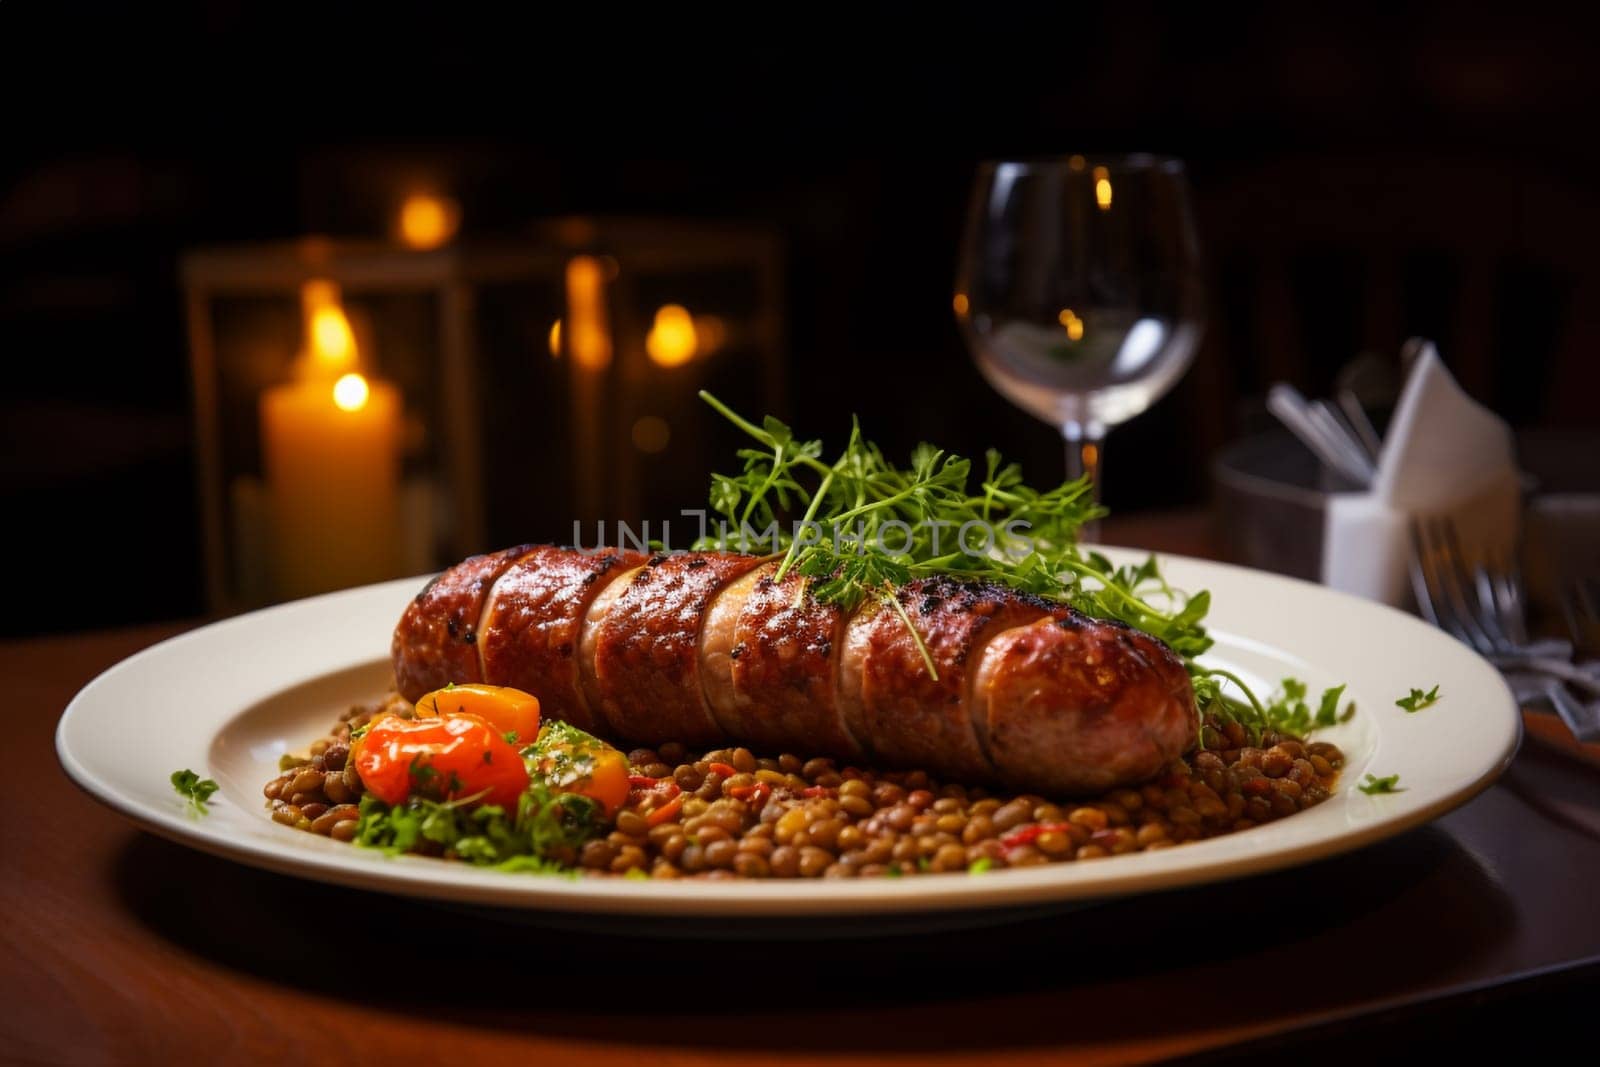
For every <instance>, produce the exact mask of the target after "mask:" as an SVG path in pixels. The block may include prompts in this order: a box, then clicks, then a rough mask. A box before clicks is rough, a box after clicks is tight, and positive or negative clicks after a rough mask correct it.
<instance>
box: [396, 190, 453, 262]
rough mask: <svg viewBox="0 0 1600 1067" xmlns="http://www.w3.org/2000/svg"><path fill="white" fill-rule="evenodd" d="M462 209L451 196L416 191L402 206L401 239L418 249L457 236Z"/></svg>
mask: <svg viewBox="0 0 1600 1067" xmlns="http://www.w3.org/2000/svg"><path fill="white" fill-rule="evenodd" d="M460 223H461V209H460V207H459V206H457V204H456V202H455V201H454V200H451V199H450V198H449V197H444V196H435V195H433V194H432V193H412V194H411V195H410V196H408V197H406V199H405V202H404V203H402V204H401V205H400V239H401V240H402V241H404V242H405V243H406V245H407V246H409V247H411V248H415V249H418V250H426V249H429V248H438V247H439V246H440V245H443V244H447V243H448V242H449V241H450V238H452V237H454V236H455V235H456V228H457V227H458V226H459V225H460Z"/></svg>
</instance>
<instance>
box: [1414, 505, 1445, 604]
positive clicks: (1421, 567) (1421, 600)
mask: <svg viewBox="0 0 1600 1067" xmlns="http://www.w3.org/2000/svg"><path fill="white" fill-rule="evenodd" d="M1410 532H1411V567H1410V570H1411V593H1412V595H1413V596H1415V597H1416V599H1417V609H1418V610H1419V611H1421V612H1422V617H1423V618H1425V619H1427V620H1428V622H1429V623H1431V624H1433V625H1434V626H1437V627H1438V628H1439V629H1441V630H1447V631H1449V630H1451V627H1449V626H1447V625H1445V619H1444V617H1443V615H1442V614H1441V613H1440V611H1439V609H1440V607H1441V604H1442V599H1443V598H1441V597H1440V596H1439V587H1438V585H1437V584H1436V582H1435V580H1434V577H1433V573H1432V569H1431V567H1430V566H1429V561H1428V544H1427V537H1426V536H1425V535H1424V534H1423V532H1422V520H1420V519H1416V518H1413V519H1412V520H1411V528H1410Z"/></svg>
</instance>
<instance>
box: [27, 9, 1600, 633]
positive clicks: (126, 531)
mask: <svg viewBox="0 0 1600 1067" xmlns="http://www.w3.org/2000/svg"><path fill="white" fill-rule="evenodd" d="M18 8H19V6H18V5H17V4H14V3H7V4H4V5H0V90H3V92H4V100H5V114H6V120H5V131H4V134H3V137H4V146H3V148H0V356H3V358H4V366H5V383H6V384H5V387H4V393H3V399H0V442H3V444H0V487H3V491H4V499H5V501H6V505H7V507H6V517H7V525H8V528H9V536H8V537H7V539H6V540H7V543H8V544H10V545H11V546H12V551H13V560H14V564H13V570H12V573H11V576H10V580H9V583H8V584H9V585H10V587H11V588H12V590H13V591H14V592H17V593H21V594H22V595H21V596H20V597H19V596H13V598H12V599H13V604H14V605H17V606H16V607H14V608H13V610H12V611H11V612H9V613H7V615H6V618H5V622H4V624H3V629H4V632H6V633H30V632H39V631H45V630H51V629H65V628H84V627H91V626H100V625H109V624H114V623H118V622H124V621H130V620H135V619H154V618H164V617H177V616H185V615H193V614H197V613H199V612H200V611H201V610H202V609H203V604H202V593H201V578H200V574H201V569H200V560H199V552H200V545H199V535H198V517H197V502H196V489H195V482H194V475H193V463H194V457H193V454H192V441H191V437H192V429H191V413H190V408H189V405H190V397H189V386H188V377H187V373H188V372H187V354H186V352H187V349H186V338H185V332H184V321H183V310H182V303H181V300H180V291H179V286H178V272H177V263H178V258H179V256H180V254H181V252H182V250H183V249H185V248H188V247H192V246H196V245H206V244H223V243H231V242H243V241H254V240H274V239H285V238H292V237H297V236H300V235H303V234H308V233H325V234H331V235H335V236H360V235H371V236H376V235H378V234H380V233H381V232H382V231H383V228H384V226H385V225H386V223H387V212H388V207H389V205H388V202H387V201H386V200H383V199H382V198H381V197H379V196H377V195H375V194H374V192H373V190H375V189H376V188H378V187H379V186H380V185H381V183H382V182H384V181H388V180H391V179H392V178H393V176H394V175H396V174H405V173H410V172H415V173H417V174H423V175H430V176H435V177H438V178H442V179H444V180H445V181H446V182H447V183H448V184H449V186H450V188H451V189H452V190H453V191H454V192H455V193H456V195H457V196H458V197H459V198H460V200H461V201H462V203H463V206H464V228H463V235H464V237H466V238H471V237H473V236H474V235H490V234H494V233H497V232H503V231H506V230H510V229H514V228H520V227H525V226H526V225H527V224H528V223H529V222H530V221H531V220H534V219H538V218H541V217H549V216H558V215H565V214H571V213H592V214H601V215H667V216H683V217H691V218H694V217H705V218H723V219H733V220H742V221H747V222H754V223H759V224H762V225H765V226H768V227H770V228H772V229H773V230H774V231H776V232H777V233H779V234H780V235H781V236H782V237H783V239H784V240H785V242H786V245H787V250H788V251H787V263H786V266H787V272H788V292H787V294H786V297H787V301H788V311H789V338H788V349H789V352H790V355H791V367H790V373H789V388H788V397H789V402H788V408H789V410H787V411H784V412H780V413H779V414H781V415H783V416H785V417H788V418H790V419H791V420H794V421H797V422H798V423H800V424H801V425H802V426H803V427H805V428H806V429H808V430H810V431H811V432H813V433H817V434H821V435H827V436H830V437H832V438H834V439H837V436H838V434H839V433H840V431H841V429H842V428H843V427H845V426H846V425H847V424H848V418H849V415H850V413H851V412H852V411H861V412H862V413H863V414H864V415H865V416H866V418H867V420H868V425H869V427H870V428H871V430H872V432H873V435H874V436H875V437H877V438H878V439H879V440H880V441H882V442H883V443H884V445H885V446H886V447H888V448H889V449H890V450H891V451H893V452H903V450H904V449H906V448H908V447H909V446H910V445H911V444H912V443H913V442H914V441H915V440H917V439H919V438H924V437H927V438H932V439H935V440H937V441H939V442H940V443H943V444H947V445H949V446H950V447H952V448H954V449H956V450H958V451H963V452H968V453H979V452H981V451H982V449H983V448H984V447H986V446H988V445H990V444H993V445H995V446H997V447H999V448H1001V449H1002V451H1004V452H1006V453H1007V454H1009V455H1011V456H1013V457H1015V458H1017V459H1020V460H1021V461H1022V462H1023V464H1024V467H1025V469H1026V470H1027V471H1029V472H1030V474H1031V475H1032V476H1033V478H1034V479H1035V480H1037V481H1040V482H1047V481H1051V480H1053V479H1055V478H1057V477H1059V476H1060V474H1061V471H1062V458H1061V449H1060V444H1059V441H1058V439H1057V438H1056V435H1055V432H1054V431H1053V430H1052V429H1051V428H1049V427H1047V426H1045V425H1043V424H1041V423H1037V422H1035V421H1034V420H1032V419H1031V418H1028V417H1026V416H1023V415H1021V414H1019V413H1018V412H1017V411H1016V410H1015V409H1013V408H1012V407H1010V406H1009V405H1008V404H1007V403H1006V402H1005V401H1004V400H1003V399H1001V398H1000V397H999V396H998V395H997V394H995V393H994V392H992V391H991V390H990V389H989V388H988V387H987V386H986V385H985V384H984V383H983V381H982V379H981V378H980V377H979V376H978V374H977V372H976V371H975V370H974V369H973V368H972V366H971V364H970V362H969V360H968V357H967V354H966V352H965V350H964V347H963V345H962V342H961V339H960V337H959V335H958V334H957V331H956V328H955V325H954V322H953V320H952V317H951V314H950V307H949V299H950V291H951V282H952V278H953V274H954V267H955V254H956V248H957V243H958V240H959V234H960V228H961V220H962V215H963V212H964V209H965V202H966V192H967V185H968V182H969V181H970V178H971V174H972V170H973V166H974V163H975V161H976V160H979V159H982V158H984V157H987V156H994V155H1012V154H1028V153H1059V152H1070V151H1085V152H1091V153H1092V152H1096V151H1120V150H1150V151H1159V152H1165V153H1171V154H1175V155H1179V156H1182V157H1184V158H1185V159H1186V160H1188V161H1189V163H1190V166H1191V176H1192V180H1193V183H1194V186H1195V192H1196V205H1197V211H1198V213H1199V223H1200V229H1201V235H1202V239H1203V241H1204V243H1205V247H1206V251H1207V258H1208V263H1209V274H1210V277H1209V289H1210V298H1211V302H1212V309H1211V316H1210V318H1211V321H1210V324H1209V328H1208V332H1207V338H1206V342H1205V345H1204V348H1203V350H1202V352H1201V355H1200V358H1199V360H1198V361H1197V363H1196V366H1195V367H1194V368H1193V370H1192V371H1191V372H1190V374H1189V375H1188V377H1187V378H1186V379H1185V381H1184V382H1183V383H1182V385H1181V386H1180V387H1179V388H1178V389H1177V390H1176V391H1175V392H1174V393H1173V394H1172V395H1171V396H1169V397H1168V398H1167V399H1166V400H1164V401H1162V402H1161V403H1160V404H1159V405H1157V407H1156V408H1155V409H1154V410H1152V411H1151V412H1150V413H1148V414H1146V415H1145V416H1143V417H1142V418H1140V419H1139V420H1137V421H1136V422H1134V423H1132V424H1130V425H1128V426H1125V427H1123V428H1121V429H1118V430H1117V431H1115V432H1114V434H1113V435H1112V438H1111V441H1110V445H1109V451H1108V457H1109V459H1108V464H1107V482H1108V487H1109V488H1108V494H1107V495H1108V502H1109V503H1110V504H1111V505H1112V507H1113V508H1115V509H1118V510H1124V511H1128V510H1139V509H1152V508H1167V507H1179V506H1187V505H1196V504H1199V503H1201V502H1202V501H1204V500H1205V498H1206V495H1207V474H1206V470H1207V461H1208V458H1209V457H1210V455H1211V454H1212V453H1213V452H1214V451H1215V450H1216V448H1218V447H1219V446H1220V445H1222V444H1223V443H1225V442H1226V441H1228V440H1230V439H1233V438H1235V437H1236V436H1238V435H1239V434H1240V433H1241V432H1243V431H1244V430H1245V429H1246V427H1248V426H1249V425H1251V424H1252V420H1253V418H1254V413H1255V412H1256V411H1257V410H1258V409H1259V403H1260V396H1261V394H1262V393H1263V391H1264V389H1265V387H1266V385H1267V384H1269V383H1270V382H1271V381H1273V380H1275V379H1278V378H1287V379H1289V380H1291V381H1293V382H1295V383H1296V384H1297V385H1299V386H1301V387H1302V388H1303V389H1306V390H1307V391H1319V390H1326V389H1327V388H1328V387H1329V385H1330V384H1331V382H1332V379H1333V376H1334V374H1335V372H1336V371H1337V370H1338V368H1339V367H1340V366H1341V365H1342V364H1344V363H1345V362H1346V361H1347V360H1349V359H1350V358H1351V357H1352V356H1353V355H1355V354H1356V353H1357V352H1359V351H1362V350H1370V351H1374V352H1380V353H1384V354H1386V355H1392V353H1393V352H1394V351H1395V350H1397V348H1398V346H1399V344H1400V342H1401V341H1402V340H1403V339H1404V338H1405V337H1406V336H1407V335H1409V334H1412V333H1424V334H1427V335H1430V336H1433V337H1436V338H1437V339H1438V340H1439V342H1440V345H1441V349H1442V351H1443V353H1444V355H1445V358H1446V361H1447V362H1448V363H1450V364H1451V366H1452V368H1453V369H1454V370H1455V371H1456V373H1457V374H1458V376H1459V377H1460V378H1461V380H1462V381H1463V383H1464V384H1465V385H1466V386H1467V387H1468V388H1469V389H1470V390H1471V391H1472V392H1473V393H1474V394H1476V395H1477V396H1479V397H1480V398H1481V399H1483V400H1484V401H1485V402H1487V403H1489V404H1491V405H1492V406H1493V407H1495V408H1496V409H1497V410H1499V411H1501V412H1502V413H1503V414H1505V415H1506V416H1507V417H1508V418H1510V419H1511V420H1512V421H1513V422H1514V423H1515V424H1516V425H1518V426H1519V427H1530V426H1537V427H1583V426H1594V425H1595V424H1596V421H1597V419H1596V415H1595V414H1594V403H1593V398H1594V396H1595V392H1596V386H1597V385H1600V373H1597V370H1596V362H1595V361H1596V357H1597V356H1600V348H1597V347H1596V345H1597V344H1600V322H1597V315H1600V311H1597V308H1600V255H1597V249H1600V193H1597V192H1596V191H1595V189H1594V168H1595V164H1596V163H1597V161H1600V151H1597V149H1596V147H1595V142H1594V135H1593V130H1592V127H1593V124H1594V117H1595V115H1596V114H1597V113H1600V111H1597V108H1596V104H1597V103H1600V65H1597V63H1596V60H1597V59H1600V50H1597V49H1596V48H1595V47H1594V46H1593V44H1592V41H1593V40H1594V36H1593V32H1592V31H1593V27H1592V26H1591V25H1588V24H1580V23H1578V22H1575V21H1573V20H1571V19H1570V18H1566V17H1558V16H1557V15H1556V14H1555V13H1554V12H1553V11H1552V12H1550V13H1548V14H1541V13H1539V12H1538V11H1537V10H1535V9H1533V8H1529V7H1527V6H1526V5H1516V6H1514V7H1512V8H1505V7H1499V8H1493V9H1489V10H1486V11H1475V10H1472V9H1470V8H1467V7H1463V6H1460V5H1422V6H1419V7H1416V8H1412V9H1408V10H1405V11H1397V10H1379V9H1372V10H1368V11H1362V10H1358V9H1353V8H1350V7H1347V6H1343V5H1341V6H1340V7H1339V8H1338V9H1337V10H1336V11H1330V12H1328V13H1326V14H1323V15H1320V16H1317V15H1310V16H1308V15H1307V14H1305V13H1303V12H1291V11H1289V10H1287V9H1286V7H1284V6H1272V7H1265V6H1263V7H1246V8H1233V9H1227V10H1224V9H1222V8H1217V7H1213V6H1210V5H1194V6H1192V7H1191V8H1189V9H1187V10H1184V11H1177V12H1174V11H1169V10H1167V9H1165V8H1161V7H1155V6H1145V5H1136V4H1115V5H1112V4H1101V5H1095V6H1093V7H1085V8H1081V9H1079V8H1073V7H1067V8H1062V9H1060V10H1059V11H1058V12H1057V15H1056V17H1055V18H1054V19H1052V20H1051V21H1048V22H1045V21H1040V20H1038V19H1037V18H1036V17H1035V16H1034V15H1032V14H1030V13H1027V11H1026V9H1020V8H1019V9H1015V10H1013V9H1007V8H1006V7H1003V6H995V5H985V6H983V7H978V8H972V9H970V10H969V11H966V12H965V13H962V12H961V11H960V10H959V9H952V11H951V12H949V13H942V14H934V13H933V10H932V9H931V8H930V9H927V11H926V12H922V13H913V10H914V9H909V8H908V9H905V10H903V11H901V12H899V14H898V20H899V21H898V22H897V23H896V24H894V25H889V26H880V27H868V26H863V25H858V24H857V22H856V20H857V19H859V18H860V17H861V16H860V15H859V13H858V14H857V15H855V16H851V17H845V16H842V15H838V14H831V15H829V14H825V13H823V12H822V11H820V10H813V9H810V8H807V9H806V11H805V15H804V20H803V22H801V21H800V20H801V15H800V14H799V13H798V12H793V13H785V12H777V11H772V12H766V11H764V12H759V13H758V12H755V11H754V10H753V9H739V10H738V12H737V13H730V14H729V15H728V16H727V17H726V18H724V19H722V20H719V21H717V22H715V23H713V24H711V25H708V26H703V27H698V28H697V27H693V26H690V25H689V24H687V23H684V22H667V21H661V22H656V21H653V20H650V19H646V18H643V17H640V16H636V15H632V14H626V13H624V12H622V11H620V10H619V11H617V12H613V13H610V14H609V15H608V17H607V18H606V19H605V20H602V21H600V22H597V23H594V24H591V25H577V24H566V23H560V24H558V23H557V22H556V21H554V20H550V19H542V20H541V21H529V22H522V21H518V22H510V21H507V16H506V14H505V12H503V11H501V10H498V9H483V10H480V11H473V10H471V9H466V8H454V7H453V8H448V9H446V8H431V7H420V6H412V5H384V6H382V7H347V6H338V7H331V6H326V7H324V6H318V7H299V6H295V5H287V6H280V5H274V6H271V7H270V8H269V7H265V6H263V7H261V8H259V9H257V8H253V7H250V6H247V5H236V4H214V5H205V6H203V7H191V8H184V9H177V10H173V11H170V12H168V13H165V14H162V15H160V16H154V15H151V14H150V13H148V12H145V11H126V10H120V9H110V8H102V7H99V6H96V5H55V6H53V7H52V8H51V9H50V10H49V12H48V13H43V14H41V12H40V11H39V10H34V9H29V10H19V9H18ZM758 16H759V18H758ZM786 19H788V20H794V21H795V22H796V23H798V24H790V23H788V22H786V21H785V20H786ZM539 461H540V457H530V462H539ZM694 503H697V501H685V502H684V504H685V505H686V506H688V505H692V504H694Z"/></svg>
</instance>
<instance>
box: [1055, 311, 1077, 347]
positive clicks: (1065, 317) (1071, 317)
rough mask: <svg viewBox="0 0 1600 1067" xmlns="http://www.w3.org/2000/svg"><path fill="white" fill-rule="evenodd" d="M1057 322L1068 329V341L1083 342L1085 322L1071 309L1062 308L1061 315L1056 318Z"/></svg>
mask: <svg viewBox="0 0 1600 1067" xmlns="http://www.w3.org/2000/svg"><path fill="white" fill-rule="evenodd" d="M1056 321H1057V322H1059V323H1061V325H1063V326H1065V327H1066V328H1067V340H1069V341H1081V340H1083V320H1082V319H1080V318H1079V317H1078V314H1077V312H1075V311H1073V310H1072V309H1071V308H1062V309H1061V314H1059V315H1057V316H1056Z"/></svg>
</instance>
